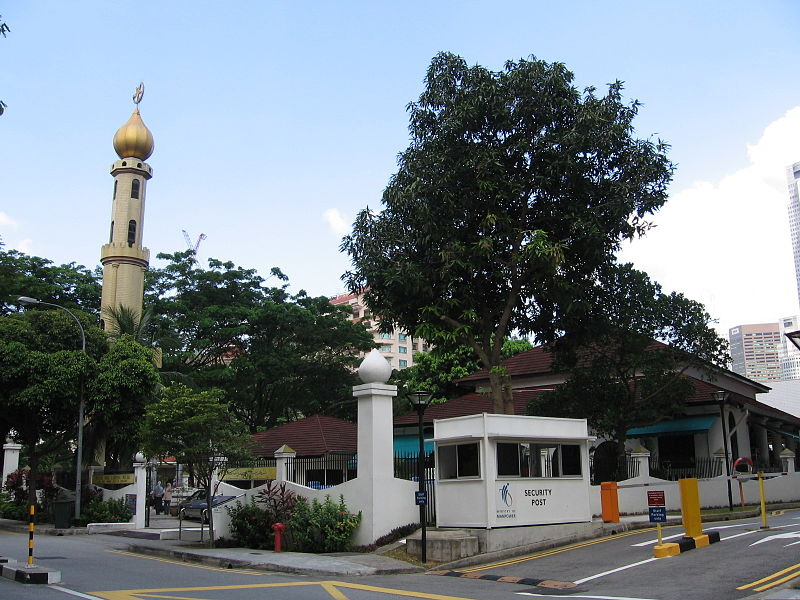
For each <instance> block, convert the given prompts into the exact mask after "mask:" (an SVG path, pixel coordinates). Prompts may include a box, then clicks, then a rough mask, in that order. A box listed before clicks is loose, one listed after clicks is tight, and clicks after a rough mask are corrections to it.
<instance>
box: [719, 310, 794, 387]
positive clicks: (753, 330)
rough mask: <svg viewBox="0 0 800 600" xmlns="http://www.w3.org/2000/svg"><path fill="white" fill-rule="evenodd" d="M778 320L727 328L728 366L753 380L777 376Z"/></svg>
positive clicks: (779, 374)
mask: <svg viewBox="0 0 800 600" xmlns="http://www.w3.org/2000/svg"><path fill="white" fill-rule="evenodd" d="M781 338H783V335H782V334H781V328H780V326H779V324H778V323H755V324H749V325H739V326H738V327H732V328H731V329H730V330H729V331H728V340H729V341H730V351H731V359H732V362H733V364H732V366H731V370H732V371H734V372H735V373H739V375H744V376H745V377H747V378H749V379H754V380H756V381H761V382H767V381H780V380H781V362H780V356H781V344H782V339H781Z"/></svg>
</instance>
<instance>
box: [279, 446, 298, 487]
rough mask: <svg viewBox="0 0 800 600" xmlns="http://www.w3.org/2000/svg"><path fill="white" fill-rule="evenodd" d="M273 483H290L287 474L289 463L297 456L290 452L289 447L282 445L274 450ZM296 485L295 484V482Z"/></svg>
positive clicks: (292, 451)
mask: <svg viewBox="0 0 800 600" xmlns="http://www.w3.org/2000/svg"><path fill="white" fill-rule="evenodd" d="M274 456H275V481H277V482H284V481H292V479H293V478H292V477H290V476H289V475H290V473H289V462H290V461H291V460H292V459H293V458H294V457H295V456H297V452H295V451H294V450H292V449H291V448H290V447H289V446H287V445H286V444H284V445H283V446H281V447H280V448H278V449H277V450H275V455H274ZM295 483H297V482H295Z"/></svg>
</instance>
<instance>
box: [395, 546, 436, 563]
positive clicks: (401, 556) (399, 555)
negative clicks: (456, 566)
mask: <svg viewBox="0 0 800 600" xmlns="http://www.w3.org/2000/svg"><path fill="white" fill-rule="evenodd" d="M382 556H388V557H390V558H396V559H397V560H402V561H403V562H407V563H409V564H412V565H414V566H416V567H422V568H423V569H433V568H434V567H438V566H439V565H441V564H442V563H441V562H437V561H435V560H429V561H428V562H425V563H424V562H422V561H421V560H419V559H418V558H416V557H414V556H411V555H410V554H409V553H408V552H406V547H405V546H401V547H399V548H395V549H394V550H389V551H388V552H384V553H383V554H382Z"/></svg>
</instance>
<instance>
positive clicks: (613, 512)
mask: <svg viewBox="0 0 800 600" xmlns="http://www.w3.org/2000/svg"><path fill="white" fill-rule="evenodd" d="M600 505H601V506H602V508H603V511H602V512H603V523H619V495H618V491H617V482H616V481H603V482H602V483H601V484H600Z"/></svg>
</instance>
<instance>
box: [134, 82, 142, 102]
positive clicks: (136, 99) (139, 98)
mask: <svg viewBox="0 0 800 600" xmlns="http://www.w3.org/2000/svg"><path fill="white" fill-rule="evenodd" d="M142 96H144V83H142V82H139V87H137V88H136V91H135V92H133V103H134V104H136V105H137V106H138V104H139V102H141V101H142Z"/></svg>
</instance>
